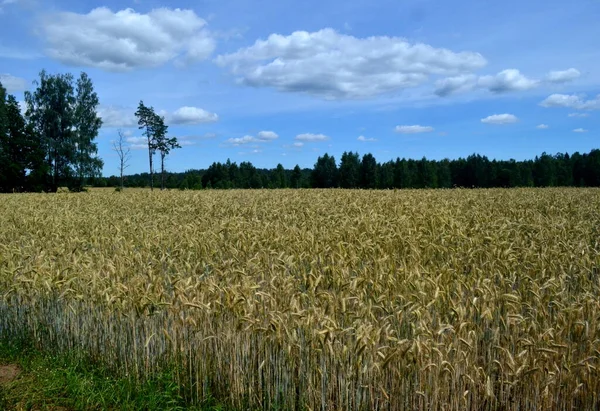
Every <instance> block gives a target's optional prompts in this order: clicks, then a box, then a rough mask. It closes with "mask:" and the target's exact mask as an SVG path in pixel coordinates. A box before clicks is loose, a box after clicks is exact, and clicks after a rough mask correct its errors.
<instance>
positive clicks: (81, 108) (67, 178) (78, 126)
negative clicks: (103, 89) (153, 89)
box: [25, 70, 103, 191]
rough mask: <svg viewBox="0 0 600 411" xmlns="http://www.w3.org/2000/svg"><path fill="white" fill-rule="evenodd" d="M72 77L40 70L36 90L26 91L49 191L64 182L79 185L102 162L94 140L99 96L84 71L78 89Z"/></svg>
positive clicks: (32, 130)
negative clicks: (45, 168) (42, 153)
mask: <svg viewBox="0 0 600 411" xmlns="http://www.w3.org/2000/svg"><path fill="white" fill-rule="evenodd" d="M73 81H74V78H73V75H71V74H56V75H50V74H48V73H47V72H46V71H45V70H42V72H41V73H40V78H39V80H36V81H35V82H34V84H35V85H36V86H37V87H36V89H35V91H33V92H29V91H27V92H25V102H26V104H27V111H26V113H25V115H26V119H27V121H28V125H29V127H30V131H29V133H32V134H34V135H35V136H37V137H38V138H39V140H40V143H39V147H41V149H42V150H43V152H44V154H45V162H46V164H47V169H48V170H49V174H50V183H49V189H50V190H51V191H56V189H57V188H58V187H59V185H65V184H66V185H68V186H69V187H70V188H79V187H81V186H82V184H83V179H84V178H85V177H94V176H97V175H99V174H100V169H101V168H102V165H103V163H102V160H101V159H100V158H98V157H97V156H96V153H97V146H96V144H95V143H94V140H95V139H96V137H97V136H98V131H99V129H100V126H101V125H102V121H101V119H100V118H99V117H98V116H97V113H96V109H97V107H98V104H99V101H98V96H97V95H96V93H95V92H94V88H93V84H92V81H91V80H90V79H89V77H88V76H87V75H86V74H85V73H81V75H80V77H79V79H78V80H77V89H75V86H74V84H73Z"/></svg>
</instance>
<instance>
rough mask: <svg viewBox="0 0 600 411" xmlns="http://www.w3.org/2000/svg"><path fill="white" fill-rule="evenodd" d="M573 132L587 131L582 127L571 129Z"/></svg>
mask: <svg viewBox="0 0 600 411" xmlns="http://www.w3.org/2000/svg"><path fill="white" fill-rule="evenodd" d="M573 132H574V133H587V130H586V129H584V128H576V129H575V130H573Z"/></svg>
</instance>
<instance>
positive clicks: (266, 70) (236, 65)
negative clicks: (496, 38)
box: [216, 28, 486, 99]
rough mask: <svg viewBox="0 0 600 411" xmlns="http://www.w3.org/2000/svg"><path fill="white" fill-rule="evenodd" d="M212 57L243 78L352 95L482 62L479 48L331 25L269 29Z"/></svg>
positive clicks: (339, 96)
mask: <svg viewBox="0 0 600 411" xmlns="http://www.w3.org/2000/svg"><path fill="white" fill-rule="evenodd" d="M216 62H217V63H218V64H219V65H221V66H229V67H230V68H231V71H232V72H233V73H234V75H236V76H238V77H239V79H240V82H241V83H242V84H246V85H249V86H254V87H272V88H275V89H277V90H280V91H286V92H302V93H307V94H312V95H316V96H319V97H323V98H325V99H356V98H367V97H374V96H377V95H381V94H385V93H390V92H394V91H398V90H402V89H405V88H408V87H415V86H419V85H421V84H423V83H425V82H426V81H427V80H428V79H429V77H430V76H431V75H443V76H453V75H460V74H464V73H469V72H471V71H473V70H477V69H479V68H481V67H483V66H485V64H486V60H485V59H484V58H483V56H481V55H480V54H479V53H474V52H454V51H451V50H448V49H443V48H435V47H432V46H430V45H427V44H420V43H417V44H412V43H409V42H408V41H406V40H405V39H403V38H399V37H386V36H378V37H367V38H357V37H354V36H350V35H345V34H340V33H338V32H336V31H335V30H333V29H329V28H328V29H323V30H320V31H316V32H306V31H296V32H294V33H292V34H290V35H289V36H284V35H280V34H271V35H270V36H269V37H268V38H267V39H266V40H257V41H256V42H255V43H254V44H253V45H252V46H250V47H246V48H242V49H240V50H238V51H236V52H235V53H231V54H224V55H220V56H218V57H217V58H216Z"/></svg>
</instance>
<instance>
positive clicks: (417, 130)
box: [394, 125, 434, 134]
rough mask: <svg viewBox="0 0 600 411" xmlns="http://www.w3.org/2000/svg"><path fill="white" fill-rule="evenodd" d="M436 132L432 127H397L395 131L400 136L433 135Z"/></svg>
mask: <svg viewBox="0 0 600 411" xmlns="http://www.w3.org/2000/svg"><path fill="white" fill-rule="evenodd" d="M433 130H434V128H433V127H430V126H419V125H414V126H396V128H395V129H394V131H395V132H396V133H400V134H417V133H431V132H432V131H433Z"/></svg>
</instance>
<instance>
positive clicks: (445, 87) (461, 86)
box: [435, 74, 477, 97]
mask: <svg viewBox="0 0 600 411" xmlns="http://www.w3.org/2000/svg"><path fill="white" fill-rule="evenodd" d="M476 86H477V76H476V75H474V74H462V75H460V76H455V77H447V78H445V79H441V80H438V81H436V82H435V94H437V95H438V96H440V97H445V96H449V95H451V94H457V93H464V92H466V91H471V90H473V89H474V88H475V87H476Z"/></svg>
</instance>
